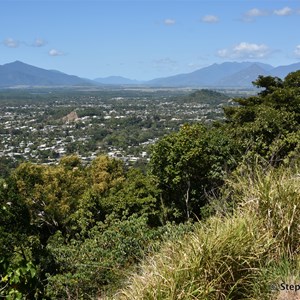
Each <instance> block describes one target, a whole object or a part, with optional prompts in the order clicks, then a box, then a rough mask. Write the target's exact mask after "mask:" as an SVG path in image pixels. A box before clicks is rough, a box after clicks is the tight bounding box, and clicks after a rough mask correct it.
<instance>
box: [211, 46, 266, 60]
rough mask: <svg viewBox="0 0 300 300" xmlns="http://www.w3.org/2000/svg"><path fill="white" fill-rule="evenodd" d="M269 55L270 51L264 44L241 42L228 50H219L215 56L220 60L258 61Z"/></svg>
mask: <svg viewBox="0 0 300 300" xmlns="http://www.w3.org/2000/svg"><path fill="white" fill-rule="evenodd" d="M269 54H270V49H269V47H268V46H267V45H265V44H252V43H246V42H242V43H240V44H238V45H235V46H233V47H232V48H228V49H221V50H219V51H218V52H217V55H218V56H219V57H222V58H237V59H254V58H255V59H260V58H265V57H267V56H268V55H269Z"/></svg>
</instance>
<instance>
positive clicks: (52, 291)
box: [0, 71, 300, 299]
mask: <svg viewBox="0 0 300 300" xmlns="http://www.w3.org/2000/svg"><path fill="white" fill-rule="evenodd" d="M254 84H255V85H256V86H257V87H258V88H260V92H259V93H258V94H257V95H256V96H251V97H248V98H237V99H234V101H235V102H237V104H238V105H236V106H230V107H227V108H225V110H224V111H225V116H226V119H225V121H224V122H215V123H212V124H199V123H194V124H185V125H183V126H181V128H180V129H179V131H177V132H174V133H171V134H169V135H166V136H164V137H163V138H161V139H160V140H159V141H158V142H157V143H155V144H154V146H153V147H152V154H151V159H150V163H149V168H148V170H147V172H142V171H141V170H138V169H135V168H133V167H128V166H126V165H125V163H124V162H123V161H121V160H118V159H112V158H109V157H107V156H97V158H95V159H94V160H93V161H92V162H91V163H89V164H86V163H83V162H82V161H81V159H80V158H79V157H78V156H76V155H71V156H65V157H63V158H62V159H61V160H60V161H59V163H58V164H56V165H55V164H53V165H45V164H35V163H31V162H24V163H22V164H20V165H19V166H18V167H16V168H15V169H14V170H13V172H11V173H9V174H8V173H5V174H7V175H6V176H5V177H4V178H3V179H1V181H0V274H1V275H0V295H1V296H2V297H6V298H7V299H90V298H96V297H97V296H98V297H100V296H101V297H102V296H103V295H104V294H107V295H111V293H112V292H113V291H114V290H115V289H117V288H118V287H119V286H120V284H121V282H122V280H124V277H125V276H126V274H128V272H129V271H133V270H134V268H135V266H136V264H137V263H138V262H139V261H140V260H141V259H142V258H144V257H145V256H146V255H148V254H150V253H152V252H153V251H157V250H158V249H160V246H161V244H162V242H164V241H165V240H166V239H178V238H179V237H180V236H183V235H184V234H185V233H186V232H188V231H192V230H193V228H194V225H191V223H190V222H191V221H193V220H198V219H200V220H201V219H204V216H205V214H204V212H205V211H209V207H210V206H209V202H210V199H211V198H212V197H214V198H217V197H218V196H220V195H223V196H224V184H225V183H226V182H228V177H229V176H231V174H232V173H233V172H243V168H242V166H245V165H246V166H247V168H250V169H253V168H254V167H255V166H256V164H257V162H258V161H259V162H263V164H264V166H266V165H269V166H272V167H278V166H281V165H287V164H292V163H294V164H296V161H297V155H298V154H299V137H300V133H299V126H300V71H299V72H295V73H291V74H289V75H288V76H287V77H286V78H285V79H284V80H281V79H279V78H273V77H269V76H267V77H263V76H260V77H259V78H258V80H257V81H256V82H255V83H254ZM205 94H206V95H208V94H209V93H208V92H205ZM199 95H201V93H197V92H196V93H193V94H192V95H191V97H190V100H191V101H192V102H193V101H196V100H195V99H197V97H200V96H199ZM127 121H128V120H127ZM129 121H130V122H132V124H135V123H136V122H139V120H138V119H136V118H132V119H130V120H129ZM129 121H128V122H129ZM143 122H144V121H143ZM151 126H152V125H151ZM99 134H100V135H101V134H105V133H101V132H100V133H99ZM125 139H128V136H125ZM244 186H245V185H244ZM237 191H238V189H235V190H234V192H232V191H231V192H229V193H228V195H229V196H228V197H225V198H224V197H223V199H225V200H226V201H227V202H231V203H232V202H235V199H236V198H235V197H234V193H237ZM240 195H242V191H240ZM291 197H292V195H291ZM260 198H261V199H262V202H261V204H262V206H261V207H260V209H259V210H258V211H257V212H258V213H262V214H263V213H264V214H265V215H266V214H268V209H265V208H264V206H263V205H265V202H264V201H266V198H264V197H260ZM217 199H218V198H217ZM220 199H221V198H220ZM293 203H294V202H293ZM272 205H275V203H273V204H272ZM294 205H297V204H296V203H294ZM294 215H295V216H296V214H294ZM206 216H207V215H206ZM297 216H298V215H297ZM275 218H280V216H279V215H278V216H275ZM171 222H173V223H171ZM214 222H215V223H214ZM218 222H219V221H211V223H208V224H210V225H208V227H207V228H205V227H203V228H202V229H201V230H202V231H203V234H204V233H205V231H207V232H208V233H209V232H213V227H216V226H219V225H218V224H219V223H218ZM226 222H227V223H225V225H226V226H225V227H224V229H223V231H222V232H220V236H222V237H225V236H228V240H230V239H231V237H232V240H230V241H229V242H230V243H231V244H230V245H231V246H232V243H233V241H235V240H236V238H237V237H236V236H235V233H234V232H232V227H231V223H230V221H229V220H227V221H226ZM255 222H257V223H255ZM255 222H254V223H253V224H258V225H259V226H261V227H264V226H265V227H266V226H271V225H272V224H263V225H262V224H261V223H260V220H255ZM183 223H184V225H182V224H183ZM178 224H181V225H178ZM253 224H252V225H253ZM293 224H294V223H293ZM252 225H251V224H250V223H249V222H248V221H247V219H245V220H242V219H240V217H238V222H237V223H235V224H234V226H237V227H238V228H240V229H241V230H240V231H239V233H238V235H239V236H243V235H246V233H247V230H246V229H247V228H248V227H247V226H250V227H251V226H252ZM276 226H277V225H276ZM276 226H275V225H274V226H273V225H272V226H271V227H272V230H279V229H278V228H277V227H276ZM283 226H285V227H283V228H285V229H286V228H287V227H286V226H289V225H288V224H283ZM291 226H292V225H291ZM293 226H294V225H293ZM234 228H235V227H234ZM251 228H252V227H251ZM201 230H200V231H201ZM234 230H235V229H234ZM234 230H233V231H234ZM289 230H290V229H289ZM202 231H201V232H202ZM228 232H229V233H230V234H232V235H230V234H229V233H228ZM278 234H280V235H282V239H283V240H284V241H286V242H287V243H288V245H289V246H288V250H289V252H290V254H291V253H294V252H295V251H296V250H295V249H296V248H295V245H294V244H293V241H292V240H291V239H290V236H289V234H290V232H288V233H287V232H286V230H285V231H282V232H281V231H280V230H279V232H278ZM248 237H249V239H248V240H247V241H246V242H247V243H246V244H244V245H241V246H243V247H244V248H243V249H242V250H243V255H244V256H241V257H240V259H241V261H237V262H236V263H237V265H236V267H237V268H240V267H241V264H242V261H243V259H244V258H243V257H246V256H247V255H248V254H249V253H250V254H249V255H255V253H256V252H255V251H256V250H257V249H258V250H257V251H260V252H259V253H261V257H265V252H264V251H265V248H264V247H265V240H268V238H269V237H268V236H259V234H258V236H248ZM203 238H204V239H205V237H203ZM256 239H259V240H260V241H261V244H259V247H258V248H257V249H255V248H253V249H252V250H251V251H252V252H251V251H250V252H249V253H248V252H247V251H248V249H249V247H250V246H251V245H252V244H253V240H256ZM297 239H298V237H297ZM207 241H208V240H206V242H207ZM201 243H202V242H201ZM226 245H227V244H224V248H222V249H221V250H220V251H221V252H220V253H219V254H220V255H219V256H216V257H219V258H218V259H219V260H218V261H216V265H218V264H219V263H221V261H222V260H223V259H224V255H225V253H229V252H228V251H229V250H228V248H226V247H227V246H226ZM212 246H214V247H215V246H216V245H215V244H213V245H212ZM207 247H210V245H208V246H207ZM163 251H165V250H163ZM191 251H194V250H193V249H192V250H191ZM222 251H223V252H222ZM230 251H233V250H232V249H231V250H230ZM233 252H234V251H233ZM209 253H210V252H209ZM209 253H206V254H205V255H209ZM230 253H231V252H230ZM203 255H204V254H203ZM233 255H234V253H233ZM228 263H229V262H228ZM257 264H258V262H257V260H255V259H254V260H253V264H252V262H251V267H253V268H257V267H258V265H257ZM181 267H183V266H180V268H181ZM225 271H226V270H225V269H224V272H225ZM229 273H230V272H229ZM224 274H225V273H224ZM241 274H242V273H241ZM241 274H240V275H241ZM245 274H246V275H245V276H246V277H247V276H248V273H247V272H246V273H245ZM240 275H239V276H240ZM210 276H212V277H213V276H214V274H211V275H210ZM249 276H252V275H251V274H250V275H249ZM242 277H243V276H242ZM220 280H221V281H222V280H223V279H222V278H221V279H220ZM234 280H235V279H233V280H232V282H231V281H229V282H227V283H224V282H223V283H222V284H224V290H226V289H227V288H228V287H227V285H229V286H230V285H234ZM237 280H241V281H242V280H243V278H237ZM226 284H227V285H226ZM222 288H223V285H222ZM240 291H241V290H239V292H240ZM241 293H244V291H242V292H241ZM161 297H163V296H161ZM228 297H229V296H228ZM149 299H150V298H149ZM153 299H154V298H153ZM157 299H158V298H157ZM161 299H163V298H161ZM166 299H167V298H166ZM197 299H198V298H197ZM199 299H200V298H199ZM201 299H202V298H201ZM215 299H216V298H215ZM236 299H238V298H236Z"/></svg>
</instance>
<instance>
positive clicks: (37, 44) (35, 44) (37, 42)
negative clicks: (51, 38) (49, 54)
mask: <svg viewBox="0 0 300 300" xmlns="http://www.w3.org/2000/svg"><path fill="white" fill-rule="evenodd" d="M46 44H47V42H46V41H45V40H44V39H41V38H37V39H35V40H34V42H33V43H32V46H33V47H43V46H45V45H46Z"/></svg>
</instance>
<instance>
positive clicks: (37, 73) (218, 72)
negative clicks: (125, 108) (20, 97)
mask: <svg viewBox="0 0 300 300" xmlns="http://www.w3.org/2000/svg"><path fill="white" fill-rule="evenodd" d="M297 70H300V63H295V64H291V65H287V66H279V67H273V66H271V65H268V64H263V63H259V62H224V63H221V64H213V65H210V66H208V67H205V68H202V69H199V70H196V71H194V72H191V73H186V74H178V75H174V76H170V77H163V78H156V79H152V80H149V81H143V82H142V81H137V80H131V79H128V78H124V77H121V76H110V77H105V78H96V79H94V80H90V79H84V78H80V77H77V76H74V75H68V74H65V73H62V72H59V71H56V70H45V69H42V68H38V67H35V66H31V65H29V64H25V63H23V62H20V61H15V62H12V63H8V64H4V65H0V87H2V88H4V87H14V86H48V87H51V86H88V85H100V86H101V85H135V86H138V85H143V86H151V87H224V88H225V87H237V88H238V87H251V86H252V81H254V80H256V79H257V77H258V76H259V75H264V76H267V75H270V76H277V77H280V78H284V77H285V76H286V75H287V74H288V73H290V72H294V71H297Z"/></svg>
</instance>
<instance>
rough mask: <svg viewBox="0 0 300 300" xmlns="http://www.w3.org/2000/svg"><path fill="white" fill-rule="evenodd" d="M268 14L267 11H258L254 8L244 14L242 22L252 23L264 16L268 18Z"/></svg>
mask: <svg viewBox="0 0 300 300" xmlns="http://www.w3.org/2000/svg"><path fill="white" fill-rule="evenodd" d="M268 14H269V13H268V12H267V11H265V10H261V9H258V8H252V9H250V10H248V11H247V12H246V13H245V14H244V16H243V18H242V20H243V21H245V22H251V21H253V20H254V19H255V18H258V17H262V16H267V15H268Z"/></svg>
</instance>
